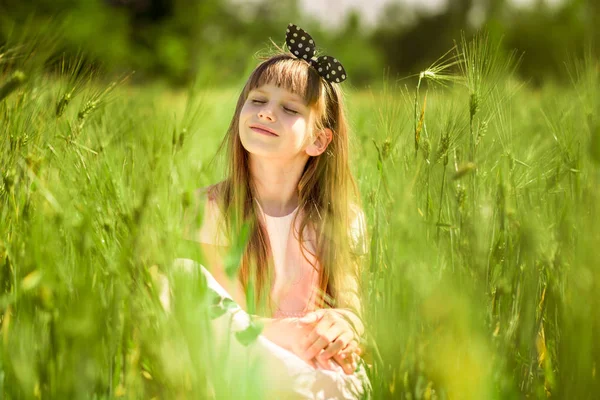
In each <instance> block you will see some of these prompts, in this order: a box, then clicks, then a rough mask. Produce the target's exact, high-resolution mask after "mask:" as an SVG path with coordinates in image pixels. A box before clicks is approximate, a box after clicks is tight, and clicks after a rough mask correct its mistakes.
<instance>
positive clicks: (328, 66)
mask: <svg viewBox="0 0 600 400" xmlns="http://www.w3.org/2000/svg"><path fill="white" fill-rule="evenodd" d="M285 42H286V43H287V46H288V48H289V49H290V51H291V52H292V54H293V55H295V56H296V57H297V58H300V59H302V60H306V61H308V62H309V63H310V65H312V66H313V67H314V68H315V69H316V70H317V72H318V73H319V75H321V76H322V77H323V79H325V80H326V81H328V82H331V83H340V82H343V81H345V80H346V70H345V69H344V67H343V66H342V64H341V63H340V62H339V61H338V60H337V59H335V58H333V57H331V56H321V57H318V58H315V57H314V55H315V41H314V40H313V38H312V37H311V36H310V35H309V34H308V33H307V32H306V31H304V30H302V29H301V28H298V27H297V26H296V25H294V24H289V25H288V27H287V31H286V35H285Z"/></svg>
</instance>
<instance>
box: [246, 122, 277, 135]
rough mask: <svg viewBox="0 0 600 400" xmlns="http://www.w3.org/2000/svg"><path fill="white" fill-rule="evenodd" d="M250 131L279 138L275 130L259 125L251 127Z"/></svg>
mask: <svg viewBox="0 0 600 400" xmlns="http://www.w3.org/2000/svg"><path fill="white" fill-rule="evenodd" d="M250 129H252V130H253V131H254V132H257V133H261V134H263V135H268V136H279V135H278V134H276V133H275V131H274V130H273V129H269V128H267V127H266V126H264V125H258V124H254V125H250Z"/></svg>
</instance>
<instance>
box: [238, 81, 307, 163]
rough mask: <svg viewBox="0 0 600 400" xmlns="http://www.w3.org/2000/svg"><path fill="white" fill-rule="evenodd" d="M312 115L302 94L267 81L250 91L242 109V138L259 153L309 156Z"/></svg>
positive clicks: (247, 146)
mask: <svg viewBox="0 0 600 400" xmlns="http://www.w3.org/2000/svg"><path fill="white" fill-rule="evenodd" d="M313 117H314V116H313V111H312V110H311V109H310V108H309V107H308V106H307V105H306V104H305V103H304V99H303V98H302V97H301V96H299V95H297V94H294V93H292V92H290V91H288V90H287V89H284V88H280V87H277V86H275V85H272V84H266V85H263V86H260V87H258V88H256V89H254V90H252V91H250V93H249V94H248V98H247V99H246V102H245V103H244V106H243V107H242V110H241V111H240V125H239V135H240V140H241V142H242V145H243V146H244V148H245V149H246V151H248V152H249V153H251V154H253V155H256V156H261V157H268V158H285V159H290V158H295V157H297V156H298V155H300V156H306V157H308V155H311V154H310V150H309V151H308V152H307V147H309V146H310V144H311V138H312V135H313V129H312V127H313Z"/></svg>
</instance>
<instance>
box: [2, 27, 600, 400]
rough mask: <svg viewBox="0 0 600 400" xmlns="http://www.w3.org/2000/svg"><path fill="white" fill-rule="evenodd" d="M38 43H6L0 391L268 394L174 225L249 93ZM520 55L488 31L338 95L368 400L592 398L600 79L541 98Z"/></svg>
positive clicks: (580, 68) (599, 355)
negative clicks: (162, 291) (113, 70)
mask: <svg viewBox="0 0 600 400" xmlns="http://www.w3.org/2000/svg"><path fill="white" fill-rule="evenodd" d="M26 50H27V49H25V50H23V49H7V48H5V49H2V50H0V173H1V179H0V288H1V291H0V324H1V325H0V331H1V335H0V340H1V341H2V343H1V345H0V393H1V394H2V395H1V396H0V397H1V398H7V399H20V398H24V399H27V398H56V399H71V398H93V399H109V398H117V397H120V398H209V397H211V396H212V397H215V398H219V399H221V398H228V397H229V398H236V399H237V398H256V397H260V385H259V384H257V382H258V380H260V379H268V376H266V377H265V376H255V374H254V370H253V369H252V368H246V367H245V366H244V365H243V364H238V365H222V363H221V362H220V361H219V354H218V352H217V351H216V350H215V349H214V348H213V346H211V339H210V332H209V331H208V328H207V327H208V326H209V321H210V315H209V312H208V304H207V302H208V300H207V297H206V295H205V294H206V290H205V289H204V287H203V285H202V282H201V281H200V280H198V279H192V278H190V277H189V276H181V274H179V273H177V272H176V271H173V270H172V268H171V264H172V260H173V259H174V258H176V257H181V256H186V257H200V255H197V254H193V252H194V248H193V247H189V246H188V245H186V243H184V242H182V241H181V239H180V238H181V230H182V226H181V225H182V222H181V221H182V215H183V212H184V210H185V208H186V207H187V206H189V205H190V203H191V198H192V191H193V190H194V189H195V188H198V187H201V186H205V185H207V184H209V183H213V182H216V181H217V180H219V179H220V178H221V176H222V175H221V169H220V168H219V167H218V166H219V165H221V164H219V163H217V164H216V165H217V167H214V166H212V165H209V162H210V160H211V159H212V157H213V155H214V153H215V151H216V149H217V146H218V144H219V142H220V140H221V138H222V136H223V134H224V133H225V130H226V128H227V126H228V124H229V122H230V120H231V116H232V113H233V109H234V104H235V101H236V98H237V95H238V91H239V90H240V89H241V85H242V84H243V80H242V79H243V78H240V81H239V82H232V83H231V87H230V88H220V87H217V86H216V85H214V82H211V81H210V79H208V78H206V77H199V78H198V81H197V82H196V83H195V84H194V85H192V86H190V88H189V90H186V91H180V92H174V91H172V90H170V89H167V88H164V87H161V86H159V85H154V86H144V87H139V86H133V85H130V84H129V83H128V80H127V76H126V75H124V76H118V77H113V78H112V79H109V80H107V79H106V78H105V77H100V76H96V75H95V73H94V71H95V70H94V69H93V68H92V67H91V66H87V65H85V63H83V62H79V61H78V60H71V61H66V62H61V61H60V60H58V61H57V60H51V61H49V60H48V57H49V54H45V53H44V52H43V51H41V50H43V49H39V50H40V51H29V52H27V53H26V54H25V56H19V57H16V56H15V55H16V54H18V53H19V52H25V51H26ZM30 50H32V49H30ZM21 55H23V53H21ZM517 62H518V59H517V58H515V57H509V56H502V55H501V54H500V53H499V52H498V51H497V49H496V47H495V45H493V44H491V43H488V42H487V41H486V39H485V37H480V38H477V39H475V40H474V41H472V42H465V41H462V42H460V43H459V44H458V46H457V47H456V48H455V49H453V50H451V51H450V52H449V53H448V54H446V55H445V56H443V57H442V58H441V59H440V60H438V61H437V62H435V63H434V64H433V65H432V66H431V67H430V68H429V69H427V70H425V71H423V72H422V73H421V74H420V75H419V76H416V77H412V78H411V79H400V80H397V79H392V78H389V77H384V78H382V81H381V84H380V85H378V86H377V87H373V88H372V89H371V90H356V89H353V88H352V87H347V88H346V97H347V108H348V111H349V116H350V123H351V127H352V132H353V141H352V153H351V154H352V160H353V164H352V165H353V171H354V173H355V176H356V178H357V181H358V184H359V188H360V191H361V195H362V199H363V203H364V204H363V205H364V209H365V212H366V214H367V218H368V226H369V235H370V255H369V262H368V264H367V265H366V266H365V267H366V268H365V273H364V279H363V285H364V292H365V298H364V303H365V309H366V312H365V318H366V325H367V326H368V328H369V329H368V333H369V343H370V345H369V350H370V355H369V363H370V364H372V368H371V370H370V374H371V381H372V383H373V388H374V397H375V398H399V399H511V398H536V399H542V398H547V397H550V398H560V399H584V398H590V399H591V398H596V397H597V393H600V377H599V373H600V371H598V368H599V365H598V360H599V359H600V342H599V341H598V337H599V335H600V312H599V311H598V310H599V309H600V297H599V296H598V290H599V287H598V286H599V282H600V255H599V254H600V253H598V252H597V251H598V246H599V245H600V228H599V226H600V117H599V115H598V110H599V109H600V79H599V75H600V69H599V68H600V67H599V64H598V61H597V58H594V57H592V55H589V56H588V57H586V58H585V59H582V60H569V61H566V63H565V69H566V71H567V72H568V73H569V76H570V77H571V83H570V84H568V85H558V84H552V83H546V84H545V85H544V86H542V87H535V86H533V85H531V84H529V83H528V82H521V81H519V80H518V79H517V78H515V76H514V75H513V73H512V71H513V68H514V66H515V64H516V63H517ZM49 64H53V65H54V66H53V68H52V69H51V70H52V71H55V72H49V68H48V65H49ZM159 272H160V273H163V274H165V275H167V276H168V277H169V279H170V280H171V282H172V287H173V291H174V292H175V293H176V297H177V300H176V301H175V303H174V304H173V310H172V312H171V313H165V312H164V310H163V309H162V308H161V304H160V301H159V298H158V292H159V290H158V284H157V280H156V277H157V275H158V273H159ZM242 362H243V361H240V363H242ZM232 379H234V382H236V384H234V385H232V384H230V383H229V382H231V380H232Z"/></svg>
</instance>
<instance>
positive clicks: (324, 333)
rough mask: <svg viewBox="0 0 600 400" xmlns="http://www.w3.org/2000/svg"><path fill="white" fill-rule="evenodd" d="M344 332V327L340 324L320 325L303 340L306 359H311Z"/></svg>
mask: <svg viewBox="0 0 600 400" xmlns="http://www.w3.org/2000/svg"><path fill="white" fill-rule="evenodd" d="M342 333H343V328H342V327H341V326H339V325H329V324H326V325H320V326H317V327H315V329H314V330H313V331H312V332H311V333H310V334H309V335H308V336H307V338H306V339H305V340H303V343H302V347H303V348H304V349H305V350H304V355H303V358H304V359H309V360H310V359H311V358H313V357H316V356H317V354H320V352H321V350H323V349H325V348H326V347H327V346H329V344H330V343H331V342H333V341H335V340H336V339H337V338H338V337H339V336H340V335H341V334H342Z"/></svg>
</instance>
